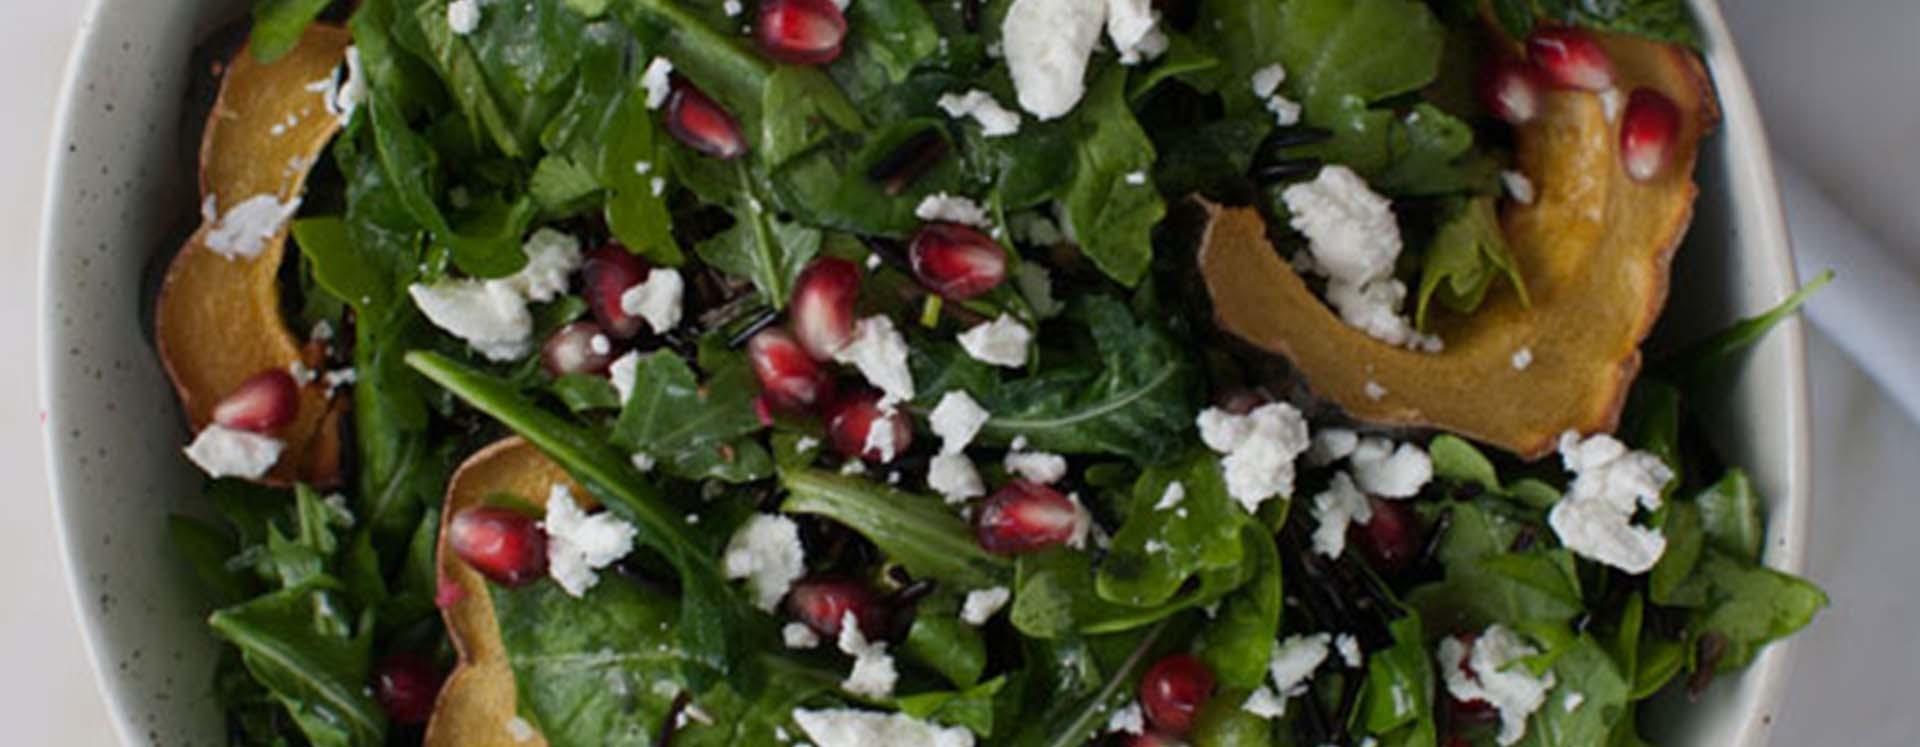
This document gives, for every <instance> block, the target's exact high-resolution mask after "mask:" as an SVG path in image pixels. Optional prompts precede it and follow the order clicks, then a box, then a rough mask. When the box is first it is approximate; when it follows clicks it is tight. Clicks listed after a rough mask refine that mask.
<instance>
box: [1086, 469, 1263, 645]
mask: <svg viewBox="0 0 1920 747" xmlns="http://www.w3.org/2000/svg"><path fill="white" fill-rule="evenodd" d="M1176 483H1177V484H1179V485H1180V487H1179V488H1178V490H1179V491H1180V492H1181V493H1183V494H1184V495H1185V496H1186V497H1185V498H1184V499H1182V500H1181V501H1180V503H1179V505H1177V506H1174V507H1171V508H1166V509H1155V505H1156V504H1158V503H1159V502H1160V501H1161V499H1162V497H1163V496H1164V495H1166V493H1167V491H1168V490H1169V489H1170V488H1171V486H1173V485H1174V484H1176ZM1126 515H1127V521H1126V523H1125V524H1122V525H1121V526H1120V530H1119V531H1118V532H1117V533H1115V534H1114V536H1113V544H1112V546H1111V548H1109V550H1108V553H1107V557H1106V559H1105V560H1104V561H1102V562H1101V564H1100V572H1099V575H1098V576H1097V577H1096V580H1095V587H1094V588H1095V589H1096V590H1097V591H1098V592H1099V594H1100V597H1101V598H1102V599H1105V600H1107V601H1109V602H1113V603H1115V604H1124V605H1131V606H1135V607H1150V606H1153V605H1156V604H1160V603H1162V602H1165V601H1166V600H1167V599H1168V598H1169V597H1172V596H1173V594H1174V592H1176V591H1179V589H1180V586H1181V584H1183V583H1185V582H1186V580H1187V579H1188V578H1189V577H1191V576H1192V575H1194V574H1195V573H1198V572H1200V571H1203V570H1212V569H1219V568H1230V567H1233V566H1236V565H1239V564H1240V562H1241V557H1242V546H1241V542H1240V527H1241V526H1242V525H1243V524H1244V523H1245V520H1246V514H1245V513H1244V512H1243V511H1241V510H1240V509H1239V508H1238V506H1237V505H1236V504H1235V503H1234V502H1233V499H1231V498H1229V497H1228V496H1227V486H1226V480H1225V478H1223V477H1222V476H1221V471H1220V460H1219V458H1218V457H1217V456H1216V455H1214V454H1213V453H1211V452H1205V451H1196V452H1194V453H1193V454H1192V455H1190V456H1188V457H1186V458H1185V459H1183V460H1181V461H1178V462H1173V463H1170V464H1168V465H1167V466H1164V467H1157V468H1152V469H1148V470H1147V472H1146V474H1143V475H1141V476H1140V479H1139V481H1138V482H1136V483H1134V486H1133V491H1132V508H1131V509H1129V510H1128V511H1127V513H1126ZM1271 632H1272V631H1269V633H1271Z"/></svg>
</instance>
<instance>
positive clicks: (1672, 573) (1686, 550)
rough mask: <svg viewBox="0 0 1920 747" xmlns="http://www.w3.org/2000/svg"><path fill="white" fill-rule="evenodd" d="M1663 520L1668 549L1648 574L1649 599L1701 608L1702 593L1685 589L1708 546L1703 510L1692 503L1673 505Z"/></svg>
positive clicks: (1696, 587)
mask: <svg viewBox="0 0 1920 747" xmlns="http://www.w3.org/2000/svg"><path fill="white" fill-rule="evenodd" d="M1664 518H1665V522H1664V523H1662V525H1661V527H1660V532H1661V534H1663V535H1665V536H1666V538H1667V549H1666V552H1663V553H1661V554H1660V561H1659V562H1658V563H1655V564H1654V566H1653V570H1652V571H1650V572H1648V574H1647V598H1648V599H1651V600H1653V602H1654V603H1655V604H1665V605H1680V604H1688V605H1697V604H1700V603H1701V601H1702V600H1701V599H1700V596H1701V595H1700V592H1701V591H1703V589H1701V588H1700V587H1698V586H1687V585H1685V584H1686V581H1687V579H1688V578H1689V577H1690V576H1692V575H1693V570H1694V568H1695V567H1696V566H1697V565H1698V564H1699V563H1700V553H1701V551H1702V550H1703V549H1704V548H1705V545H1706V536H1705V535H1704V534H1703V533H1702V532H1701V531H1700V508H1699V507H1698V506H1697V505H1695V504H1694V503H1692V502H1690V501H1674V502H1673V503H1671V504H1668V505H1667V507H1666V510H1665V511H1664Z"/></svg>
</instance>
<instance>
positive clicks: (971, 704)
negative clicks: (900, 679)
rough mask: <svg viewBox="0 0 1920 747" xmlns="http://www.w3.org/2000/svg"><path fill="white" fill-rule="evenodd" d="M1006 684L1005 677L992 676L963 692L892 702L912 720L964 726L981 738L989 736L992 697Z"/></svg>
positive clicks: (901, 698)
mask: <svg viewBox="0 0 1920 747" xmlns="http://www.w3.org/2000/svg"><path fill="white" fill-rule="evenodd" d="M1006 684H1007V679H1006V677H1004V676H1001V677H995V678H993V679H990V680H987V681H986V682H982V683H980V684H978V685H973V686H971V687H968V688H966V689H964V690H949V691H940V692H930V693H919V694H916V695H906V696H901V697H900V698H898V699H896V700H895V704H897V705H899V706H900V712H901V713H905V714H907V715H909V716H912V717H914V718H920V719H931V720H933V721H935V722H938V723H942V724H950V725H953V726H964V727H966V728H967V729H968V730H969V731H972V732H973V733H974V734H977V735H979V736H980V737H982V738H985V737H990V736H992V735H993V729H994V714H993V710H994V709H993V705H994V698H995V697H996V696H998V695H999V694H1000V691H1001V690H1002V689H1004V688H1005V687H1006Z"/></svg>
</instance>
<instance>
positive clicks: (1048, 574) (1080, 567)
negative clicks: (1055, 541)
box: [1009, 548, 1256, 638]
mask: <svg viewBox="0 0 1920 747" xmlns="http://www.w3.org/2000/svg"><path fill="white" fill-rule="evenodd" d="M1016 566H1017V568H1018V574H1017V579H1016V581H1015V583H1014V585H1013V590H1014V591H1013V608H1012V610H1011V611H1010V612H1009V617H1010V618H1011V619H1012V621H1013V626H1014V627H1015V628H1016V629H1018V630H1019V631H1020V632H1022V633H1025V634H1027V635H1029V636H1033V637H1035V638H1061V637H1065V636H1069V635H1074V634H1081V635H1101V634H1106V633H1116V632H1122V631H1127V630H1133V629H1136V628H1141V627H1145V626H1147V625H1151V624H1153V623H1155V622H1159V621H1161V620H1164V619H1166V618H1168V617H1170V616H1172V615H1175V614H1177V613H1179V612H1181V611H1183V610H1188V609H1193V608H1195V607H1204V606H1206V605H1209V604H1213V603H1214V602H1217V601H1220V600H1221V599H1223V598H1225V597H1226V596H1227V595H1228V594H1229V593H1232V592H1233V590H1235V589H1237V588H1239V587H1240V586H1241V585H1242V584H1244V583H1246V581H1247V579H1248V578H1249V576H1250V575H1251V574H1252V573H1254V572H1255V570H1256V569H1254V568H1251V567H1246V566H1234V567H1231V568H1222V569H1215V570H1207V571H1202V572H1200V573H1199V574H1198V575H1197V576H1196V577H1195V580H1196V583H1193V584H1191V585H1190V588H1183V589H1182V591H1181V593H1179V594H1177V595H1175V596H1173V597H1171V598H1169V599H1167V600H1166V601H1164V602H1161V603H1159V604H1157V605H1153V606H1148V607H1135V606H1130V605H1122V604H1114V603H1112V602H1109V601H1107V600H1105V599H1102V598H1101V597H1100V595H1099V594H1098V593H1097V592H1095V591H1094V578H1095V576H1094V571H1095V569H1094V567H1093V559H1092V558H1091V557H1089V556H1088V555H1087V554H1086V553H1084V552H1080V551H1077V550H1071V549H1067V548H1058V549H1054V550H1049V551H1047V552H1042V553H1036V554H1032V555H1023V556H1021V557H1020V558H1019V560H1018V561H1017V563H1016Z"/></svg>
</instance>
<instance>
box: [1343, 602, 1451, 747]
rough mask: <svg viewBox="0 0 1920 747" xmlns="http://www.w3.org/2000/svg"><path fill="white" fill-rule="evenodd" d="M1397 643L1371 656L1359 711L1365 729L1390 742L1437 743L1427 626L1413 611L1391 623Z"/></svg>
mask: <svg viewBox="0 0 1920 747" xmlns="http://www.w3.org/2000/svg"><path fill="white" fill-rule="evenodd" d="M1387 632H1388V633H1389V634H1391V635H1392V636H1393V645H1392V646H1390V647H1388V648H1385V649H1382V650H1379V651H1375V652H1373V653H1372V654H1371V655H1369V656H1368V657H1367V679H1366V683H1365V684H1364V685H1363V686H1362V688H1361V691H1360V705H1359V706H1358V707H1357V709H1356V711H1355V713H1356V714H1357V717H1358V720H1359V724H1360V726H1361V728H1362V729H1364V730H1365V733H1367V734H1372V735H1374V736H1376V737H1380V738H1381V739H1382V740H1383V741H1384V742H1385V743H1386V744H1402V745H1433V744H1435V743H1436V740H1437V739H1438V731H1437V727H1436V726H1435V725H1434V705H1435V704H1436V703H1437V702H1438V701H1436V700H1435V697H1434V696H1435V693H1434V687H1435V684H1434V683H1435V680H1436V679H1437V677H1436V675H1435V674H1434V671H1433V659H1432V658H1431V657H1430V656H1428V654H1427V641H1426V632H1425V628H1424V627H1423V626H1422V625H1421V622H1420V616H1419V615H1418V614H1416V613H1414V612H1412V611H1407V612H1406V614H1405V615H1404V616H1402V617H1400V618H1399V619H1396V620H1394V621H1392V622H1389V623H1387Z"/></svg>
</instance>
